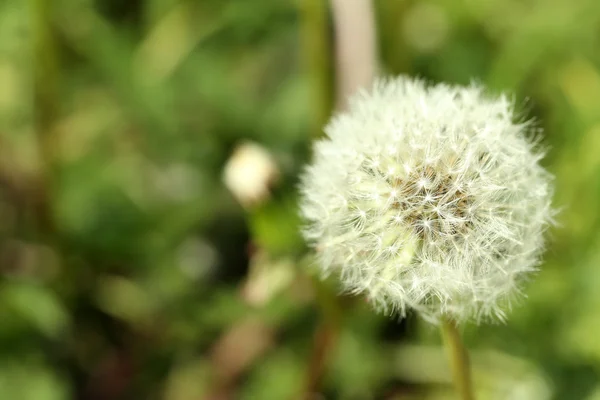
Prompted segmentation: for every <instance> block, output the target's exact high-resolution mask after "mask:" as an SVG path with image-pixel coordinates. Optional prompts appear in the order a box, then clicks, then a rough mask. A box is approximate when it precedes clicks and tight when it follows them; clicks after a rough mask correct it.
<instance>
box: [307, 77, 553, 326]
mask: <svg viewBox="0 0 600 400" xmlns="http://www.w3.org/2000/svg"><path fill="white" fill-rule="evenodd" d="M325 131H326V133H327V138H325V139H323V140H321V141H319V142H318V143H317V144H316V146H315V154H314V161H313V163H312V164H311V165H309V166H308V167H307V169H306V171H305V173H304V175H303V176H302V180H301V193H302V199H301V213H302V215H303V217H304V218H305V220H306V221H307V226H306V229H305V231H304V235H305V237H306V239H307V240H308V242H309V243H310V244H311V245H312V246H313V247H314V248H315V249H316V250H317V254H318V257H319V264H320V266H321V268H322V270H323V271H324V272H325V273H330V272H334V273H336V274H337V275H339V277H340V279H341V282H342V287H343V289H344V290H345V291H348V292H354V293H364V294H365V295H366V296H367V297H368V298H369V299H370V301H371V302H372V303H373V304H374V305H375V307H376V308H378V309H379V310H382V311H384V312H386V313H398V314H400V315H404V314H405V312H406V310H407V309H408V308H413V309H415V310H417V312H419V313H420V314H421V315H422V316H424V317H425V318H427V319H429V320H432V321H437V320H438V319H439V317H440V316H442V315H444V316H446V317H450V318H453V319H455V320H457V321H464V320H479V319H481V318H485V317H497V318H500V319H503V318H504V310H505V309H506V307H507V306H509V305H510V300H511V299H512V298H514V295H515V294H517V293H519V284H520V282H521V281H522V279H523V278H524V277H525V276H526V275H527V274H528V273H530V272H532V271H534V270H535V269H536V265H537V264H538V262H539V258H540V253H541V251H542V249H543V232H544V230H545V228H546V227H547V225H548V224H549V223H550V221H551V217H552V214H553V212H552V208H551V197H552V185H551V181H552V177H551V175H550V174H549V173H548V172H546V171H545V170H544V169H543V168H542V167H541V166H540V165H539V163H538V162H539V161H540V159H541V158H542V153H541V152H540V151H539V150H538V149H537V146H536V144H535V142H534V140H533V136H534V133H535V131H534V129H533V128H532V127H531V126H530V124H528V123H527V122H518V121H515V115H514V110H513V104H512V102H511V101H509V100H508V99H507V98H506V97H505V96H500V97H496V98H492V97H488V96H486V95H485V94H484V93H483V91H482V88H480V87H478V86H476V85H473V86H470V87H458V86H449V85H436V86H429V85H427V84H426V83H424V82H422V81H419V80H411V79H408V78H402V77H401V78H396V79H393V80H380V81H378V82H376V84H375V86H374V88H373V90H371V91H370V92H361V93H360V94H358V95H357V96H355V97H354V98H353V99H352V100H351V102H350V109H349V111H348V112H346V113H341V114H339V115H337V116H336V117H335V118H333V120H332V121H331V122H330V124H329V125H328V126H327V127H326V129H325Z"/></svg>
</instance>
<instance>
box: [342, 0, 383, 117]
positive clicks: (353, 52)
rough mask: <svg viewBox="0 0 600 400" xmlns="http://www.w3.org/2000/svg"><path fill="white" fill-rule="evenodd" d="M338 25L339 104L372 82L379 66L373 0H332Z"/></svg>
mask: <svg viewBox="0 0 600 400" xmlns="http://www.w3.org/2000/svg"><path fill="white" fill-rule="evenodd" d="M331 9H332V13H333V21H334V26H335V58H336V77H337V80H336V85H337V90H336V92H337V99H336V103H337V108H338V109H340V110H343V109H345V108H346V107H347V105H348V103H347V102H348V98H349V97H350V96H352V95H353V94H354V93H355V92H356V91H357V90H358V89H361V88H365V87H368V86H370V85H371V83H372V81H373V78H374V76H375V73H376V69H377V46H376V33H375V15H374V14H375V12H374V10H373V4H372V2H371V0H354V1H347V0H331Z"/></svg>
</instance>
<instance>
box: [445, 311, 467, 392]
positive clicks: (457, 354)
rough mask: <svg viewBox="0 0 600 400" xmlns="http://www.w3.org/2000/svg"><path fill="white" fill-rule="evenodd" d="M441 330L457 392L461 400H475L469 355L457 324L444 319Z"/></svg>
mask: <svg viewBox="0 0 600 400" xmlns="http://www.w3.org/2000/svg"><path fill="white" fill-rule="evenodd" d="M441 330H442V337H443V339H444V346H445V347H446V352H447V354H448V359H449V361H450V368H451V370H452V379H453V380H454V385H455V387H456V390H457V392H458V394H459V395H460V398H461V400H475V396H474V395H473V384H472V381H471V366H470V363H469V355H468V353H467V349H466V348H465V346H464V345H463V342H462V340H461V337H460V332H459V331H458V328H457V326H456V322H455V321H453V320H451V319H448V318H443V319H442V322H441Z"/></svg>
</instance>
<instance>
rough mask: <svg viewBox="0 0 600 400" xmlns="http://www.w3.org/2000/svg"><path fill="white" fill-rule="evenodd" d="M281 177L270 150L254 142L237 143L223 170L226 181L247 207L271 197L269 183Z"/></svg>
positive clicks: (232, 191) (226, 184)
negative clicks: (238, 144)
mask: <svg viewBox="0 0 600 400" xmlns="http://www.w3.org/2000/svg"><path fill="white" fill-rule="evenodd" d="M278 177H279V169H278V167H277V164H276V163H275V161H274V160H273V157H272V156H271V154H270V153H269V152H268V151H267V150H266V149H265V148H264V147H262V146H260V145H258V144H255V143H251V142H248V143H243V144H241V145H240V146H238V147H236V149H235V151H234V153H233V155H232V156H231V157H230V159H229V160H228V161H227V164H226V166H225V169H224V171H223V182H224V183H225V186H227V188H228V189H229V190H230V191H231V193H233V195H234V196H235V197H236V198H237V200H238V201H239V202H240V203H241V204H242V205H243V206H244V207H251V206H254V205H257V204H259V203H261V202H262V201H264V200H266V199H268V197H269V196H270V194H271V192H270V186H271V184H273V183H274V182H275V181H276V180H277V179H278Z"/></svg>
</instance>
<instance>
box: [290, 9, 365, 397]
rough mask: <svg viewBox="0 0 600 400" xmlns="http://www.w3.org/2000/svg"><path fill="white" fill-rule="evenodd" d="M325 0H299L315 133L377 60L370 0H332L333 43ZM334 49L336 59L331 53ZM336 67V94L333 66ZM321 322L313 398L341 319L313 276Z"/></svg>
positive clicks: (311, 368) (308, 390) (307, 392)
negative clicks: (312, 96)
mask: <svg viewBox="0 0 600 400" xmlns="http://www.w3.org/2000/svg"><path fill="white" fill-rule="evenodd" d="M326 3H327V2H326V1H325V0H300V5H301V11H302V14H303V35H304V51H305V57H306V62H307V67H308V70H309V74H310V76H311V78H312V84H313V94H314V99H313V103H314V107H315V108H316V109H315V118H314V126H313V127H312V129H313V133H312V136H313V137H318V136H320V135H321V132H322V130H323V126H324V125H325V123H326V122H327V120H328V119H329V117H330V115H331V111H332V110H333V103H334V98H335V108H336V109H338V110H343V109H345V108H346V107H347V100H348V97H349V96H350V95H352V94H353V93H354V92H356V91H357V90H358V89H360V88H361V87H365V86H369V85H370V84H371V82H372V80H373V78H374V75H375V69H376V64H377V56H376V44H375V36H376V35H375V22H374V12H373V7H372V4H371V0H356V1H351V2H348V1H346V0H331V1H330V5H331V12H332V13H333V22H334V40H333V42H334V46H331V40H330V26H329V21H328V16H329V15H328V10H327V4H326ZM333 54H335V60H334V59H333V57H332V55H333ZM334 68H335V76H336V80H335V96H334V94H333V90H332V89H333V86H334V85H333V82H332V81H333V79H332V76H333V75H334V74H333V69H334ZM313 287H314V288H315V291H316V292H317V301H318V303H319V306H320V308H321V314H322V315H321V323H320V324H319V327H318V328H317V332H316V334H315V340H314V343H313V349H312V354H311V358H310V361H309V365H308V371H307V377H306V384H305V387H304V392H303V394H302V396H301V399H303V400H304V399H311V398H314V394H315V392H317V391H318V387H319V384H320V382H321V378H322V376H323V374H324V373H325V370H326V367H327V364H328V360H329V359H330V358H331V355H332V353H333V352H334V350H335V348H336V342H337V339H338V336H339V332H340V323H341V319H342V304H341V301H340V299H339V298H338V297H337V296H336V293H335V292H334V291H332V289H331V288H329V287H328V286H327V285H326V284H325V283H322V282H319V281H318V280H316V279H315V280H314V285H313Z"/></svg>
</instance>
